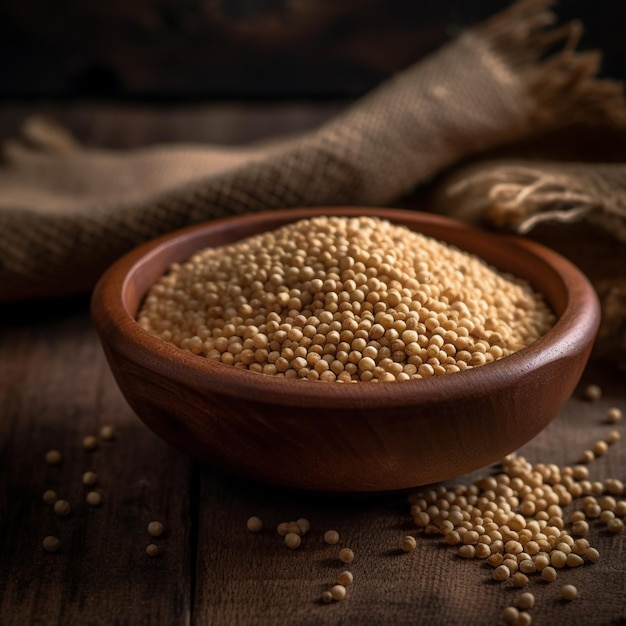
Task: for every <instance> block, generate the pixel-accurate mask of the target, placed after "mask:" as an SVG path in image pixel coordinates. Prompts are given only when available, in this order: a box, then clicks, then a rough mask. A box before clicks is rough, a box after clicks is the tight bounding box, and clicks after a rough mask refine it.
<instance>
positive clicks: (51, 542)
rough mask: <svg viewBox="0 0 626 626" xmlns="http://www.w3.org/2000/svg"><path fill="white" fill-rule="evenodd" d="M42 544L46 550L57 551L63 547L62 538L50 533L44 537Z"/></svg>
mask: <svg viewBox="0 0 626 626" xmlns="http://www.w3.org/2000/svg"><path fill="white" fill-rule="evenodd" d="M41 545H42V546H43V549H44V550H45V551H46V552H56V551H57V550H58V549H59V548H60V547H61V540H60V539H59V538H58V537H55V536H53V535H48V536H47V537H44V540H43V541H42V542H41Z"/></svg>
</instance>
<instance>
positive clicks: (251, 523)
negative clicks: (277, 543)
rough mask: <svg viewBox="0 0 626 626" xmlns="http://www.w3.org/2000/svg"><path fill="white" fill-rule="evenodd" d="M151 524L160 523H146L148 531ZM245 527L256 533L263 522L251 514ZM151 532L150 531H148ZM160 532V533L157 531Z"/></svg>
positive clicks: (261, 527) (260, 528)
mask: <svg viewBox="0 0 626 626" xmlns="http://www.w3.org/2000/svg"><path fill="white" fill-rule="evenodd" d="M152 524H155V525H156V524H160V522H150V524H148V532H150V526H151V525H152ZM160 525H161V532H163V525H162V524H160ZM246 528H247V529H248V530H249V531H250V532H251V533H258V532H260V531H261V530H262V529H263V522H262V521H261V518H260V517H256V516H255V515H253V516H252V517H249V518H248V520H247V521H246ZM150 534H152V533H150ZM159 534H161V533H159ZM156 536H158V535H155V537H156Z"/></svg>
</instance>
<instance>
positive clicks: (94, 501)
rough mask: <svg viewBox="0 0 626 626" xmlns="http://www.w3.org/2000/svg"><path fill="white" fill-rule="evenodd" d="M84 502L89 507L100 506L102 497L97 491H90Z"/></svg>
mask: <svg viewBox="0 0 626 626" xmlns="http://www.w3.org/2000/svg"><path fill="white" fill-rule="evenodd" d="M85 500H86V501H87V504H89V505H90V506H100V505H101V504H102V496H101V495H100V493H99V492H97V491H90V492H89V493H88V494H87V495H86V496H85Z"/></svg>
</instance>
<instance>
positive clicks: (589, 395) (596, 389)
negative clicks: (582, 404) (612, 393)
mask: <svg viewBox="0 0 626 626" xmlns="http://www.w3.org/2000/svg"><path fill="white" fill-rule="evenodd" d="M583 395H584V396H585V398H586V399H587V400H591V401H592V402H593V401H594V400H599V399H600V398H601V397H602V389H601V388H600V386H599V385H587V386H586V387H585V390H584V392H583Z"/></svg>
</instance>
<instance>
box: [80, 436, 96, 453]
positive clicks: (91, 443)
mask: <svg viewBox="0 0 626 626" xmlns="http://www.w3.org/2000/svg"><path fill="white" fill-rule="evenodd" d="M97 447H98V439H97V438H96V436H95V435H87V436H86V437H83V448H85V450H95V449H96V448H97Z"/></svg>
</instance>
